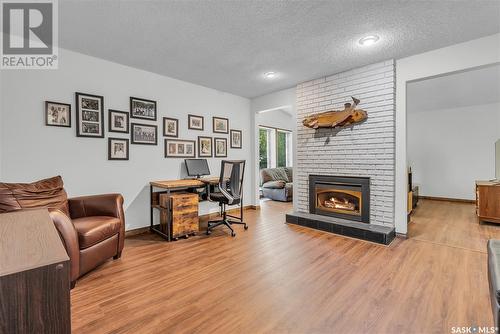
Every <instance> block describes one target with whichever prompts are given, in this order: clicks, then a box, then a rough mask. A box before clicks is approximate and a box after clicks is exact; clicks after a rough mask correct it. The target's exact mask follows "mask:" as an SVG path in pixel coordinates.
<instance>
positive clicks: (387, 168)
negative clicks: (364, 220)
mask: <svg viewBox="0 0 500 334" xmlns="http://www.w3.org/2000/svg"><path fill="white" fill-rule="evenodd" d="M351 96H354V97H356V98H358V99H360V100H361V103H360V104H359V106H358V108H361V109H364V110H366V111H367V113H368V119H367V120H366V122H364V123H361V124H355V125H354V126H352V127H346V128H342V129H340V130H338V129H318V130H314V129H310V128H307V127H305V126H304V125H302V120H303V119H304V117H306V116H308V115H310V114H312V113H316V112H322V111H327V110H331V109H338V110H340V109H343V105H344V103H345V102H352V101H351ZM296 154H297V158H296V159H297V160H296V161H297V163H296V167H295V169H294V172H295V176H294V183H295V185H294V186H296V187H297V192H296V194H297V196H296V200H297V203H296V208H297V210H298V211H299V212H303V213H306V212H309V186H308V182H309V181H308V180H309V175H310V174H319V175H337V176H356V177H370V223H371V224H376V225H385V226H390V227H393V226H394V180H395V160H394V155H395V63H394V60H388V61H384V62H380V63H376V64H372V65H368V66H364V67H361V68H357V69H354V70H350V71H347V72H343V73H339V74H335V75H331V76H327V77H323V78H319V79H316V80H312V81H308V82H304V83H302V84H300V85H298V86H297V153H296Z"/></svg>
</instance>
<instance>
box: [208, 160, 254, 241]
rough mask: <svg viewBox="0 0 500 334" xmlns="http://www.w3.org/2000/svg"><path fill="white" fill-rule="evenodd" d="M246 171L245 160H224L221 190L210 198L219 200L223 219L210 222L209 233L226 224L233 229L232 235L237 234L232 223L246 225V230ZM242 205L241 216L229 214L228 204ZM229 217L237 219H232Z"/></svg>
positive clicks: (220, 183)
mask: <svg viewBox="0 0 500 334" xmlns="http://www.w3.org/2000/svg"><path fill="white" fill-rule="evenodd" d="M244 172H245V160H232V161H230V160H222V162H221V168H220V179H219V190H220V192H217V193H211V194H210V196H209V199H210V200H211V201H213V202H219V206H220V213H221V216H222V219H221V220H212V221H209V222H208V227H207V235H208V234H210V233H211V231H212V229H213V228H215V227H217V226H219V225H225V226H227V227H228V228H229V229H230V230H231V236H232V237H234V236H236V233H234V230H233V228H232V227H231V225H232V224H240V225H244V227H245V230H246V229H248V225H247V224H246V223H244V222H243V197H242V186H243V174H244ZM235 204H239V205H240V217H235V216H231V215H229V214H227V212H226V206H227V205H235ZM228 217H231V218H234V219H237V220H230V219H228Z"/></svg>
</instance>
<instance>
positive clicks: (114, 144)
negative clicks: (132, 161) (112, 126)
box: [108, 138, 129, 160]
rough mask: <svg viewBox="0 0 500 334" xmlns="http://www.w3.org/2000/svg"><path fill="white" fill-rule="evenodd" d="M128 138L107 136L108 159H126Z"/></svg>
mask: <svg viewBox="0 0 500 334" xmlns="http://www.w3.org/2000/svg"><path fill="white" fill-rule="evenodd" d="M128 152H129V147H128V139H124V138H108V160H128V158H129V155H128Z"/></svg>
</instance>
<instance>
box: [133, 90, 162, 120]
mask: <svg viewBox="0 0 500 334" xmlns="http://www.w3.org/2000/svg"><path fill="white" fill-rule="evenodd" d="M157 114H158V113H157V109H156V101H153V100H147V99H142V98H139V97H133V96H131V97H130V117H131V118H138V119H144V120H148V121H156V116H157Z"/></svg>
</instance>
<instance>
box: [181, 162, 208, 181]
mask: <svg viewBox="0 0 500 334" xmlns="http://www.w3.org/2000/svg"><path fill="white" fill-rule="evenodd" d="M184 163H185V164H186V170H187V174H188V175H189V176H195V177H200V176H202V175H210V168H209V167H208V161H207V159H184Z"/></svg>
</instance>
